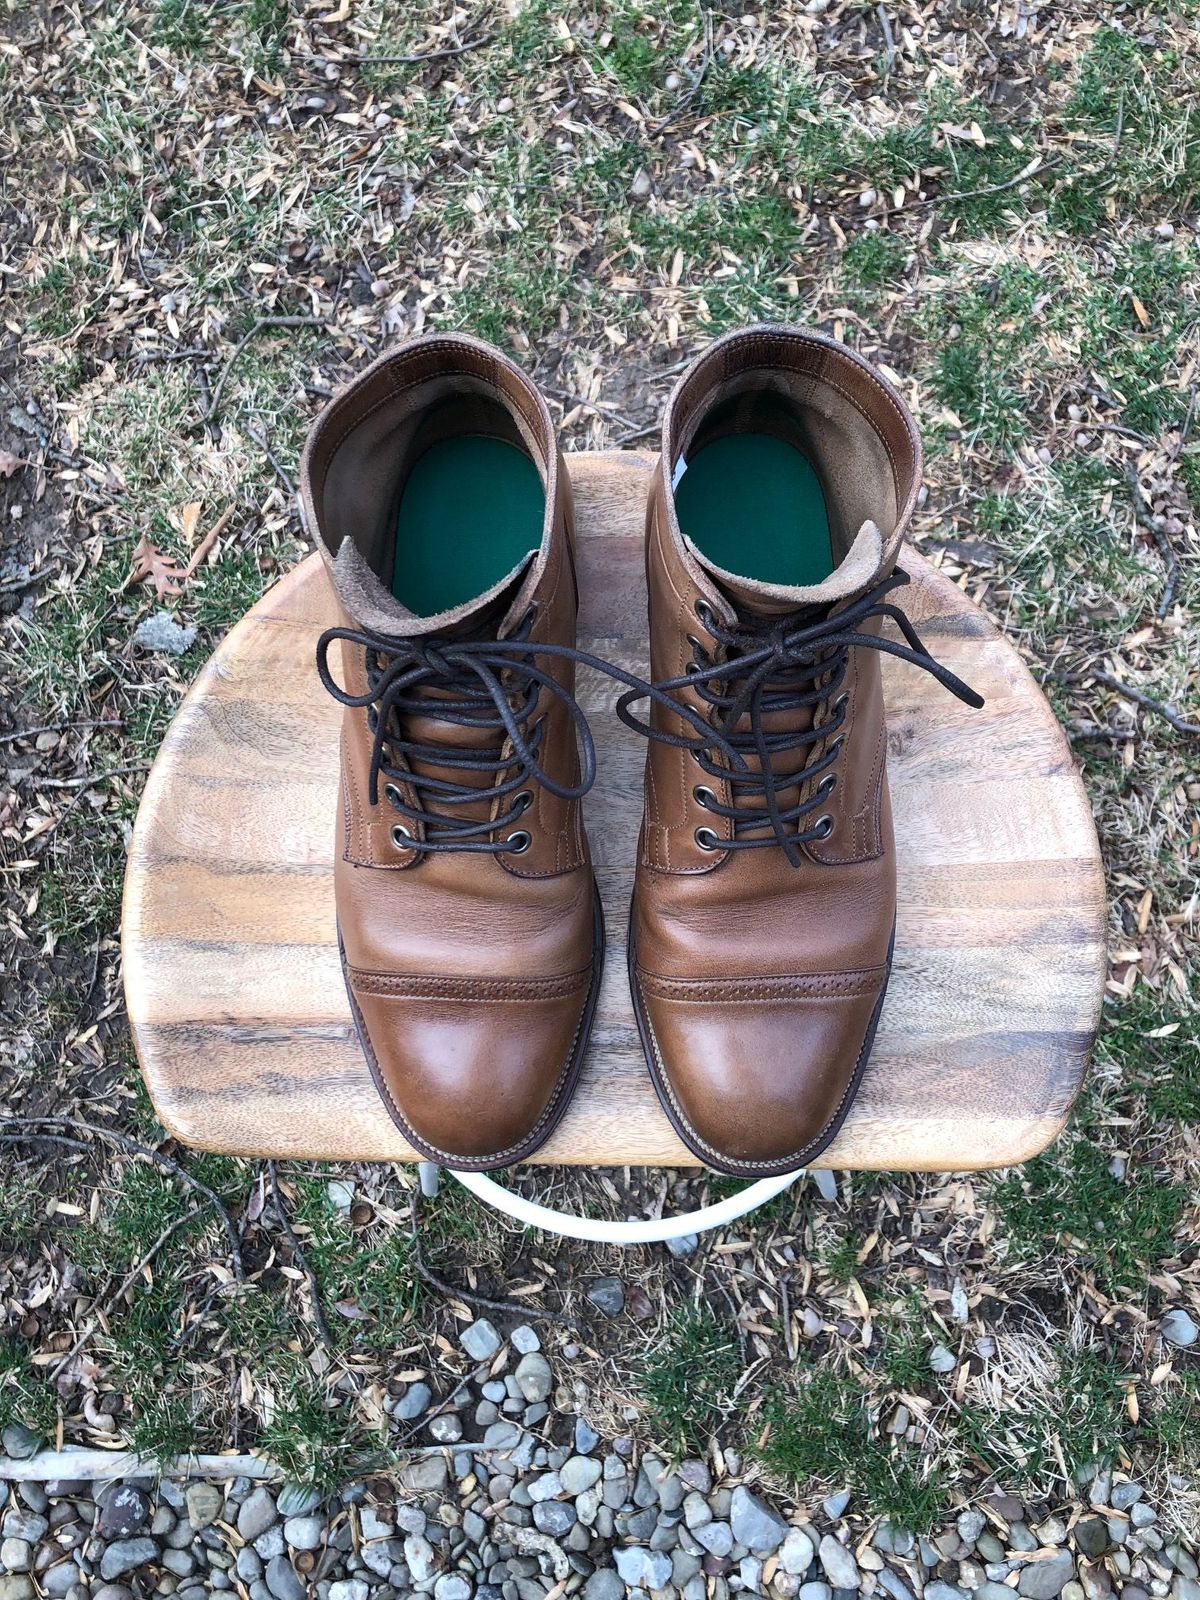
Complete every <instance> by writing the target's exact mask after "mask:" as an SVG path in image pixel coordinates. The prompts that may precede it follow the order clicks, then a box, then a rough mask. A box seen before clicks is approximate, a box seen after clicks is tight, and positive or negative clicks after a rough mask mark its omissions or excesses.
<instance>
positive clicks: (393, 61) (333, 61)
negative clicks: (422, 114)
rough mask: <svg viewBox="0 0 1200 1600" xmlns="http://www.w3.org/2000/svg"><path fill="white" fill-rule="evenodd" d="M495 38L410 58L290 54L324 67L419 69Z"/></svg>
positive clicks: (488, 36)
mask: <svg viewBox="0 0 1200 1600" xmlns="http://www.w3.org/2000/svg"><path fill="white" fill-rule="evenodd" d="M495 37H496V35H495V34H494V33H481V34H478V35H477V36H476V37H475V38H474V39H468V40H467V42H466V44H454V45H447V46H446V47H445V48H444V49H442V50H424V51H421V52H419V53H418V54H417V55H411V56H374V55H372V56H318V55H311V54H310V53H309V52H308V51H306V50H304V51H302V50H293V51H292V54H293V56H295V57H296V59H297V60H300V61H316V62H319V63H320V64H321V65H322V66H326V67H373V66H399V67H419V66H420V65H421V64H422V62H425V61H446V60H449V58H450V57H451V56H465V55H466V54H467V52H468V51H469V50H482V49H483V47H484V45H487V44H491V42H492V40H493V39H494V38H495Z"/></svg>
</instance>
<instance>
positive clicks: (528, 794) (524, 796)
mask: <svg viewBox="0 0 1200 1600" xmlns="http://www.w3.org/2000/svg"><path fill="white" fill-rule="evenodd" d="M532 804H533V790H532V789H518V790H517V792H516V794H515V795H513V805H515V806H516V808H517V815H518V816H520V815H521V813H522V811H528V810H529V808H530V806H531V805H532Z"/></svg>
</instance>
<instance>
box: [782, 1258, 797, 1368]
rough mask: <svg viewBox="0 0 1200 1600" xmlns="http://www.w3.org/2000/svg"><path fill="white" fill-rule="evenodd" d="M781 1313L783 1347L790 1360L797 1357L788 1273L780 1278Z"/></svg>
mask: <svg viewBox="0 0 1200 1600" xmlns="http://www.w3.org/2000/svg"><path fill="white" fill-rule="evenodd" d="M779 1314H780V1317H781V1318H782V1320H783V1348H784V1350H785V1351H786V1353H787V1358H788V1360H789V1361H795V1359H796V1335H795V1331H794V1329H793V1328H792V1305H791V1300H790V1298H789V1296H788V1280H787V1273H786V1272H785V1273H783V1274H782V1275H781V1277H780V1279H779Z"/></svg>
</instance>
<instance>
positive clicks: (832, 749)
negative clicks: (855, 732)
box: [825, 733, 846, 756]
mask: <svg viewBox="0 0 1200 1600" xmlns="http://www.w3.org/2000/svg"><path fill="white" fill-rule="evenodd" d="M845 742H846V735H845V734H844V733H839V734H838V736H837V738H836V739H835V740H834V741H833V743H832V744H831V745H830V746H829V748H828V750H826V752H825V754H826V755H827V756H836V755H837V753H838V751H839V750H840V749H841V748H842V745H843V744H844V743H845Z"/></svg>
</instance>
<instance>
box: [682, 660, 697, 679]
mask: <svg viewBox="0 0 1200 1600" xmlns="http://www.w3.org/2000/svg"><path fill="white" fill-rule="evenodd" d="M683 670H684V671H685V672H686V673H687V675H688V677H689V678H694V677H695V676H696V674H697V673H698V672H699V671H700V663H699V662H698V661H689V662H688V663H687V664H686V666H685V667H684V669H683Z"/></svg>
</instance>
